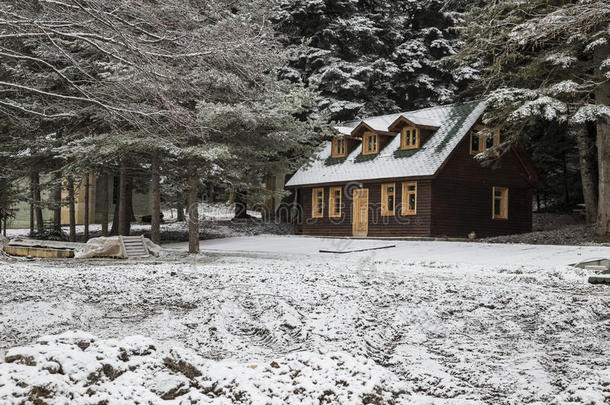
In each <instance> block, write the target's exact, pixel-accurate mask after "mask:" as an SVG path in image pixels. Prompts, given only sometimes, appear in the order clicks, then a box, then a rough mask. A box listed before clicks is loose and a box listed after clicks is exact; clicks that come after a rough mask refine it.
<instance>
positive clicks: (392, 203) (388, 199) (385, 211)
mask: <svg viewBox="0 0 610 405" xmlns="http://www.w3.org/2000/svg"><path fill="white" fill-rule="evenodd" d="M395 207H396V184H394V183H390V184H382V185H381V215H384V216H387V215H394V211H395Z"/></svg>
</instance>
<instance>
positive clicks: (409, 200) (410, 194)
mask: <svg viewBox="0 0 610 405" xmlns="http://www.w3.org/2000/svg"><path fill="white" fill-rule="evenodd" d="M401 213H402V215H415V214H417V182H414V181H412V182H409V183H402V209H401Z"/></svg>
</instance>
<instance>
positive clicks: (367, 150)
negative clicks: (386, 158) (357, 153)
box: [362, 132, 379, 155]
mask: <svg viewBox="0 0 610 405" xmlns="http://www.w3.org/2000/svg"><path fill="white" fill-rule="evenodd" d="M377 152H379V142H378V139H377V134H375V133H373V132H365V133H364V139H363V142H362V154H363V155H369V154H371V153H377Z"/></svg>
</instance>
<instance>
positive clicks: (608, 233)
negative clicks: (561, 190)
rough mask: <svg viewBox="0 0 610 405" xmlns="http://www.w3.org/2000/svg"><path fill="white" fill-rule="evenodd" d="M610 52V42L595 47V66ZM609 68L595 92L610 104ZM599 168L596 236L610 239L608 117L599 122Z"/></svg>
mask: <svg viewBox="0 0 610 405" xmlns="http://www.w3.org/2000/svg"><path fill="white" fill-rule="evenodd" d="M608 54H610V44H605V45H602V46H598V47H596V48H595V55H594V56H595V57H594V59H595V61H596V63H595V66H599V65H600V64H601V61H602V60H604V59H605V58H606V57H607V56H608ZM606 72H608V68H606V69H603V70H601V69H600V70H599V71H598V73H599V75H600V76H601V77H600V80H602V81H603V84H602V85H601V86H600V87H599V88H598V90H597V91H596V93H595V102H596V103H598V104H604V105H610V83H609V82H608V80H606V79H605V78H604V77H603V75H604V74H605V73H606ZM597 170H598V174H599V175H598V187H599V190H598V194H597V195H598V203H597V224H596V225H595V237H596V239H599V240H608V239H610V121H609V119H608V118H607V117H604V118H600V119H599V120H598V122H597Z"/></svg>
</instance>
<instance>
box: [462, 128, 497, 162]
mask: <svg viewBox="0 0 610 405" xmlns="http://www.w3.org/2000/svg"><path fill="white" fill-rule="evenodd" d="M469 142H470V154H471V155H478V154H479V153H483V152H485V151H486V150H487V149H490V148H492V147H494V146H497V145H499V144H500V131H499V130H493V131H492V130H491V129H490V128H488V127H486V126H485V125H481V124H477V125H475V126H473V127H472V129H471V130H470V139H469ZM493 156H498V152H494V153H493Z"/></svg>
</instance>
